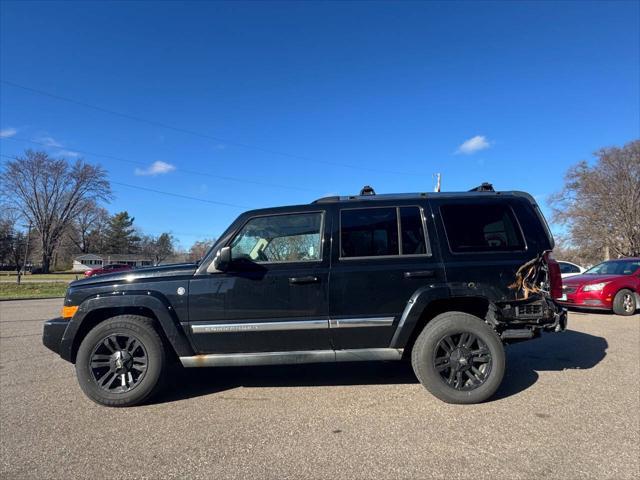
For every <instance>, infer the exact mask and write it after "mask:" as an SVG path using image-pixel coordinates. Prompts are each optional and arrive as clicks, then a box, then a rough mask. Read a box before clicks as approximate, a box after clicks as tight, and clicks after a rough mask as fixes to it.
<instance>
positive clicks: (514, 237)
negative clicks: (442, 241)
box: [440, 204, 524, 253]
mask: <svg viewBox="0 0 640 480" xmlns="http://www.w3.org/2000/svg"><path fill="white" fill-rule="evenodd" d="M440 212H441V214H442V221H443V223H444V227H445V230H446V232H447V239H448V240H449V247H450V248H451V251H452V252H457V253H467V252H504V251H517V250H522V249H523V248H524V240H523V239H522V234H521V233H520V230H519V228H518V224H517V221H516V219H515V217H514V214H513V212H512V210H511V209H510V208H509V206H508V205H504V204H501V205H499V204H495V205H490V204H456V205H443V206H442V207H440Z"/></svg>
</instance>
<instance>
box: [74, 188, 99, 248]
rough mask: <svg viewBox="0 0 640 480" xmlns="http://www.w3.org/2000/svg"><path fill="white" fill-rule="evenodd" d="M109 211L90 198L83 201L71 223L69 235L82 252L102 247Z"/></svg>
mask: <svg viewBox="0 0 640 480" xmlns="http://www.w3.org/2000/svg"><path fill="white" fill-rule="evenodd" d="M108 222H109V212H107V211H106V210H105V209H104V208H102V207H100V206H98V204H97V203H96V201H95V200H93V199H90V200H87V201H85V202H83V203H82V205H81V206H80V208H79V210H78V214H77V215H76V217H75V218H74V219H73V221H72V223H71V228H70V232H69V237H70V238H71V241H72V242H73V245H74V246H75V248H76V249H77V250H78V251H79V252H80V253H91V252H92V251H93V252H98V250H101V249H102V243H103V242H104V239H103V237H104V235H105V230H106V226H107V224H108Z"/></svg>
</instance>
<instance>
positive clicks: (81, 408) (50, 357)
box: [0, 299, 640, 479]
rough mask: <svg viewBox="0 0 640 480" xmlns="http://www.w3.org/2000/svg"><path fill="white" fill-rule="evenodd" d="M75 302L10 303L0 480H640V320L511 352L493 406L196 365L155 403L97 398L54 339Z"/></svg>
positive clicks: (309, 376) (578, 324)
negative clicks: (53, 327) (120, 404)
mask: <svg viewBox="0 0 640 480" xmlns="http://www.w3.org/2000/svg"><path fill="white" fill-rule="evenodd" d="M61 303H62V300H61V299H55V300H28V301H15V302H0V447H1V455H0V478H2V479H19V478H38V479H41V478H54V479H63V478H64V479H67V478H94V479H102V478H114V476H117V477H118V478H149V479H157V478H193V479H200V478H202V479H209V478H243V479H244V478H252V479H262V478H268V479H287V478H328V477H333V478H340V479H344V478H360V479H370V478H378V479H386V478H448V479H455V478H487V479H489V478H491V479H493V478H514V479H538V478H558V479H577V478H598V479H600V478H612V479H625V478H638V477H639V476H640V460H639V459H640V315H634V316H632V317H618V316H614V315H606V314H597V315H596V314H584V313H571V315H570V318H569V327H570V330H568V331H566V332H564V333H561V334H547V335H544V336H543V337H542V338H540V339H537V340H532V341H529V342H524V343H520V344H516V345H512V346H510V347H508V349H507V375H506V377H505V380H504V382H503V385H502V387H501V389H500V390H499V392H498V394H497V395H496V396H495V397H494V398H493V399H492V400H490V401H488V402H486V403H483V404H481V405H467V406H456V405H448V404H445V403H442V402H440V401H439V400H437V399H435V398H434V397H432V396H431V395H429V394H428V392H427V391H426V390H424V389H423V388H422V387H421V386H420V385H419V384H418V383H417V382H416V380H415V377H414V376H413V374H412V372H411V369H410V368H409V366H408V365H406V364H404V363H402V362H389V363H361V364H334V365H300V366H291V367H254V368H219V369H192V370H183V371H182V372H178V373H175V374H174V375H173V376H172V378H171V379H170V386H169V388H168V389H167V391H166V392H165V393H164V394H163V395H161V396H160V397H159V398H157V399H156V400H155V402H153V403H151V404H149V405H145V406H141V407H136V408H129V409H113V408H105V407H101V406H98V405H96V404H94V403H92V402H91V401H90V400H88V399H87V398H86V397H85V396H84V395H83V394H82V392H81V391H80V388H79V387H78V385H77V382H76V379H75V374H74V368H73V365H71V364H69V363H66V362H64V361H63V360H61V359H60V358H59V357H58V356H56V355H55V354H54V353H52V352H50V351H48V350H47V349H45V347H43V346H42V344H41V334H42V321H43V320H45V319H47V318H50V317H54V316H57V314H58V311H59V309H60V306H61Z"/></svg>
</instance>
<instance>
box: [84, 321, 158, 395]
mask: <svg viewBox="0 0 640 480" xmlns="http://www.w3.org/2000/svg"><path fill="white" fill-rule="evenodd" d="M166 363H167V356H166V353H165V348H164V345H163V342H162V339H161V338H160V335H159V334H158V332H157V331H156V329H155V328H154V327H153V321H152V320H151V319H149V318H147V317H141V316H138V315H119V316H117V317H113V318H110V319H109V320H106V321H104V322H102V323H99V324H98V325H97V326H96V327H95V328H93V329H92V330H91V331H89V333H88V334H87V336H86V337H85V338H84V339H83V340H82V343H81V344H80V348H79V349H78V355H77V357H76V375H77V377H78V383H79V384H80V388H82V391H83V392H84V393H85V394H86V395H87V396H88V397H89V398H90V399H91V400H93V401H94V402H96V403H99V404H101V405H106V406H109V407H130V406H133V405H138V404H140V403H142V402H144V401H146V400H148V399H149V398H151V397H152V396H153V395H154V394H155V393H157V391H158V390H159V387H160V383H161V379H162V374H163V372H164V370H165V367H166Z"/></svg>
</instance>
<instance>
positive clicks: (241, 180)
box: [2, 137, 318, 192]
mask: <svg viewBox="0 0 640 480" xmlns="http://www.w3.org/2000/svg"><path fill="white" fill-rule="evenodd" d="M2 140H14V141H18V142H28V143H33V144H34V145H41V146H43V147H51V145H49V144H47V143H43V142H38V141H35V140H30V139H27V138H18V137H5V138H3V139H2ZM64 148H65V149H68V150H72V151H74V152H78V153H82V154H85V155H90V156H93V157H101V158H107V159H109V160H115V161H117V162H123V163H130V164H132V165H140V166H144V167H146V166H148V164H146V163H144V162H141V161H139V160H130V159H127V158H122V157H116V156H114V155H108V154H104V153H96V152H90V151H88V150H80V149H78V148H74V147H73V146H65V147H64ZM177 171H178V172H182V173H186V174H188V175H196V176H198V177H210V178H218V179H220V180H226V181H230V182H238V183H247V184H252V185H261V186H265V187H273V188H286V189H289V190H299V191H303V192H318V190H311V189H308V188H304V187H295V186H290V185H280V184H277V183H270V182H261V181H258V180H247V179H244V178H237V177H228V176H224V175H215V174H213V173H208V172H199V171H196V170H185V169H183V168H178V169H177Z"/></svg>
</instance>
